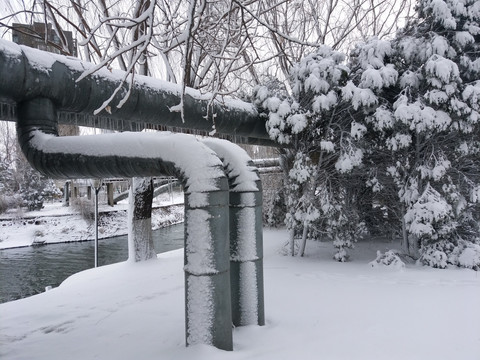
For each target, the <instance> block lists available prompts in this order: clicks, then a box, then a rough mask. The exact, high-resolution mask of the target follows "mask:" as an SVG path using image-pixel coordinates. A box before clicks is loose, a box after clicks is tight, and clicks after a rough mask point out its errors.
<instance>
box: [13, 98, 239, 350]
mask: <svg viewBox="0 0 480 360" xmlns="http://www.w3.org/2000/svg"><path fill="white" fill-rule="evenodd" d="M56 119H57V117H56V108H55V105H54V103H53V102H52V101H51V100H50V99H47V98H36V99H32V100H29V101H25V102H22V103H20V104H19V106H18V120H17V135H18V141H19V144H20V146H21V148H22V151H23V152H24V154H25V156H26V157H27V159H28V161H29V162H30V164H31V165H32V166H33V167H34V168H36V169H37V170H38V171H39V172H41V173H42V174H44V175H46V176H48V177H52V178H63V179H64V178H105V177H148V176H158V175H170V176H175V177H177V178H179V179H180V180H181V181H182V183H183V186H184V191H185V213H186V216H185V218H186V219H185V267H184V270H185V298H186V301H185V303H186V310H185V312H186V342H187V345H192V344H196V343H203V344H211V345H213V346H216V347H217V348H220V349H223V350H232V347H233V344H232V317H231V295H230V273H229V272H230V270H229V269H230V263H229V249H228V243H229V241H228V233H229V221H228V197H229V195H228V194H229V192H228V190H229V187H228V180H227V178H226V176H225V173H224V170H223V164H222V162H221V161H220V159H219V158H218V157H217V156H216V154H215V153H214V152H213V151H212V150H211V149H209V148H208V147H207V146H206V145H204V144H202V143H201V142H199V141H198V140H196V139H195V138H194V137H192V136H189V135H183V134H171V133H120V134H119V133H117V134H102V135H91V136H81V137H80V136H65V137H58V136H57V135H58V134H57V120H56ZM225 214H226V216H225ZM205 225H207V226H205Z"/></svg>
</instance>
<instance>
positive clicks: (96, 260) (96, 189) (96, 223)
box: [95, 186, 100, 267]
mask: <svg viewBox="0 0 480 360" xmlns="http://www.w3.org/2000/svg"><path fill="white" fill-rule="evenodd" d="M99 191H100V186H95V267H98V192H99Z"/></svg>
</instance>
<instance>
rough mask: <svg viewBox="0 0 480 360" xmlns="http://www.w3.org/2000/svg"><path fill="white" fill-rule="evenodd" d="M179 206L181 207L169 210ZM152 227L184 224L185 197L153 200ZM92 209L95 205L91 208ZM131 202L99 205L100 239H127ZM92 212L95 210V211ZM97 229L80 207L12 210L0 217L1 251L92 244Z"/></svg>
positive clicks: (176, 194) (164, 196) (176, 195)
mask: <svg viewBox="0 0 480 360" xmlns="http://www.w3.org/2000/svg"><path fill="white" fill-rule="evenodd" d="M170 205H178V206H170ZM153 206H154V210H153V212H152V227H153V228H154V229H157V228H159V227H162V226H166V225H169V224H173V223H178V222H179V221H183V193H182V192H173V193H172V196H170V194H168V193H165V194H161V195H160V196H158V197H157V198H155V200H154V204H153ZM92 207H93V204H92ZM127 208H128V200H125V201H123V202H120V203H119V204H118V205H115V206H114V207H111V206H108V205H106V204H100V205H99V212H100V216H99V234H98V236H99V238H100V239H102V238H107V237H112V236H118V235H125V234H127V232H128V224H127ZM92 211H93V210H92ZM94 238H95V227H94V223H93V221H87V220H85V218H84V217H83V216H82V215H80V213H79V209H78V207H75V206H69V207H65V206H62V204H61V203H59V202H56V203H46V204H45V207H44V209H42V210H40V211H31V212H25V213H20V214H19V213H18V211H17V210H11V211H9V212H8V213H6V214H2V215H0V249H7V248H12V247H21V246H30V245H32V243H34V242H37V243H46V244H51V243H58V242H71V241H85V240H93V239H94Z"/></svg>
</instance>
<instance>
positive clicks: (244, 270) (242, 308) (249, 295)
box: [203, 139, 265, 326]
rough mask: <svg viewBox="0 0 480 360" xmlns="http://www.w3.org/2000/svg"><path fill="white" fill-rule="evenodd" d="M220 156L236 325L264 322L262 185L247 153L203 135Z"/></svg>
mask: <svg viewBox="0 0 480 360" xmlns="http://www.w3.org/2000/svg"><path fill="white" fill-rule="evenodd" d="M203 143H205V144H206V145H207V146H208V147H210V148H211V149H212V150H213V151H215V153H216V154H217V155H218V156H219V158H220V159H221V160H222V161H223V166H224V169H225V172H226V174H227V177H228V181H229V185H230V194H229V204H230V210H229V212H230V216H229V218H230V281H231V292H232V321H233V324H234V325H235V326H242V325H265V311H264V292H263V224H262V185H261V181H260V177H259V176H258V172H257V168H256V167H255V165H254V163H253V162H252V160H251V159H250V157H249V156H248V154H247V153H246V152H245V150H243V149H242V148H240V147H239V146H238V145H235V144H233V143H231V142H229V141H225V140H219V139H204V140H203Z"/></svg>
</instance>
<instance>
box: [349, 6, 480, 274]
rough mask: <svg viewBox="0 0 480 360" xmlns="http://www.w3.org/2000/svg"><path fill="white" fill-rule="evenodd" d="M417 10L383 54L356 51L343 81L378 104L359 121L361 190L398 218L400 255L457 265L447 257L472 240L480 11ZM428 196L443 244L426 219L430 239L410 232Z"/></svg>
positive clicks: (373, 45) (478, 177) (475, 229)
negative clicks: (366, 169)
mask: <svg viewBox="0 0 480 360" xmlns="http://www.w3.org/2000/svg"><path fill="white" fill-rule="evenodd" d="M417 11H418V18H417V19H416V20H413V21H411V22H410V23H409V24H408V25H407V26H406V27H405V29H403V31H401V32H400V33H399V34H398V35H397V37H396V38H395V39H394V40H393V41H392V42H387V43H386V44H385V45H384V46H382V49H383V50H382V49H380V48H379V46H378V44H379V41H377V40H371V41H370V42H369V43H367V44H364V45H363V46H359V47H358V51H357V52H356V54H354V55H355V56H354V59H353V64H354V65H353V66H352V67H355V66H356V72H355V75H354V76H352V77H353V78H354V81H355V83H356V84H357V85H358V86H359V87H364V88H365V87H366V88H370V89H371V90H372V91H374V93H375V95H376V96H377V99H378V104H377V107H376V108H375V109H374V111H373V112H372V113H371V114H369V115H368V116H367V117H366V118H365V125H366V126H367V128H368V131H367V133H368V135H367V137H368V139H369V141H370V144H371V146H372V147H373V148H374V150H372V152H371V156H370V158H369V165H370V169H371V173H372V174H371V178H370V179H369V181H370V185H371V186H372V188H373V186H376V188H377V189H378V190H379V191H381V192H386V197H385V198H383V201H384V203H387V206H388V208H389V209H393V211H394V212H395V213H396V214H399V215H400V216H399V219H400V220H401V221H402V222H403V225H404V227H403V230H404V232H403V233H404V240H408V241H405V244H404V245H405V247H406V249H407V250H409V251H410V252H411V253H415V252H416V251H419V252H420V253H419V254H418V255H420V256H421V259H422V261H423V262H424V263H426V264H428V265H432V266H438V267H444V266H445V264H446V263H445V261H447V260H445V259H448V261H447V262H450V263H453V264H456V263H457V261H456V260H455V257H452V256H449V254H451V253H461V251H462V249H465V248H467V247H470V245H471V244H475V243H477V242H478V241H479V225H478V220H479V216H478V214H479V202H478V199H477V198H476V196H475V194H476V193H478V188H479V184H480V172H479V163H478V158H479V157H480V152H479V150H480V143H479V139H480V115H479V110H480V108H479V104H480V103H479V100H480V81H479V80H478V79H479V78H480V59H479V47H480V45H479V40H480V38H479V36H480V27H479V26H478V24H479V20H480V11H479V6H478V2H476V1H471V0H464V1H457V0H455V1H442V0H433V1H432V0H422V1H419V3H418V7H417ZM375 54H378V55H380V56H374V55H375ZM386 174H387V175H388V176H385V175H386ZM380 189H381V190H380ZM395 192H396V193H397V194H398V198H397V202H396V203H395V199H394V197H392V196H391V194H392V193H395ZM433 192H435V194H436V195H435V196H433V197H430V198H429V201H428V203H429V204H435V205H431V206H433V207H437V208H442V207H443V208H444V209H445V208H451V209H452V211H451V212H449V216H447V217H445V218H444V219H443V220H442V221H443V222H448V224H446V223H445V224H444V226H443V227H442V229H444V228H445V227H448V229H449V231H448V236H447V235H446V233H443V232H442V231H443V230H440V229H439V228H438V227H437V226H436V225H434V224H435V221H437V220H435V218H430V219H423V218H422V222H428V221H430V226H431V229H432V232H431V233H428V234H427V233H425V234H419V233H418V232H417V230H418V228H417V227H416V226H414V225H415V224H417V223H418V222H417V220H416V219H415V218H414V217H412V216H413V215H412V214H417V213H416V212H415V211H414V210H415V209H418V208H419V207H420V208H421V207H422V206H423V205H424V203H425V197H426V196H427V194H432V193H433ZM442 249H443V250H442ZM438 251H443V255H441V256H440V255H439V253H438ZM432 252H436V254H437V255H438V256H436V257H432V256H430V255H428V254H431V253H432ZM427 259H428V260H427ZM435 259H437V260H436V261H437V262H435ZM444 260H445V261H444Z"/></svg>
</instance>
